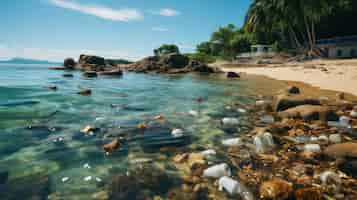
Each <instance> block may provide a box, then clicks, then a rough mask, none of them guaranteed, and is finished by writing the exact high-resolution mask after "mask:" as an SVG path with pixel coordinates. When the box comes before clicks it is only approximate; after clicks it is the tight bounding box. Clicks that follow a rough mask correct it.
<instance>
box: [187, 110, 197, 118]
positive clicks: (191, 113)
mask: <svg viewBox="0 0 357 200" xmlns="http://www.w3.org/2000/svg"><path fill="white" fill-rule="evenodd" d="M188 114H189V115H191V116H192V117H197V116H198V112H197V111H195V110H190V111H188Z"/></svg>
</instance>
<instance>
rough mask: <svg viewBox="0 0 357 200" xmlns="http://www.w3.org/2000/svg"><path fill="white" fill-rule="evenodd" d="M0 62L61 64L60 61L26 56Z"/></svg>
mask: <svg viewBox="0 0 357 200" xmlns="http://www.w3.org/2000/svg"><path fill="white" fill-rule="evenodd" d="M0 63H8V64H61V62H52V61H47V60H35V59H28V58H12V59H10V60H0Z"/></svg>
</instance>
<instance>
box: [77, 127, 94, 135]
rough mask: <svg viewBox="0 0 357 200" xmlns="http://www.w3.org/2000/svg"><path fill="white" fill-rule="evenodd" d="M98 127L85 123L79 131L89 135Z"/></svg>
mask: <svg viewBox="0 0 357 200" xmlns="http://www.w3.org/2000/svg"><path fill="white" fill-rule="evenodd" d="M97 130H98V128H96V127H94V126H91V125H87V126H86V127H84V128H83V129H82V130H81V132H82V133H84V134H87V135H90V134H91V133H92V134H93V132H95V131H97Z"/></svg>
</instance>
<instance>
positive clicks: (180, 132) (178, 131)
mask: <svg viewBox="0 0 357 200" xmlns="http://www.w3.org/2000/svg"><path fill="white" fill-rule="evenodd" d="M171 135H172V136H173V137H182V136H183V130H182V129H178V128H175V129H173V130H172V131H171Z"/></svg>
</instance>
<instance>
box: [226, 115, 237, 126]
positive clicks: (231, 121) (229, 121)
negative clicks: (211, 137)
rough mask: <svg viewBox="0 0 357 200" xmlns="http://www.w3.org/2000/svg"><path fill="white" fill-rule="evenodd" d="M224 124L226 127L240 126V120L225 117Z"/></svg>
mask: <svg viewBox="0 0 357 200" xmlns="http://www.w3.org/2000/svg"><path fill="white" fill-rule="evenodd" d="M222 123H223V124H224V125H231V126H232V125H237V124H239V120H238V119H237V118H233V117H225V118H223V119H222Z"/></svg>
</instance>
